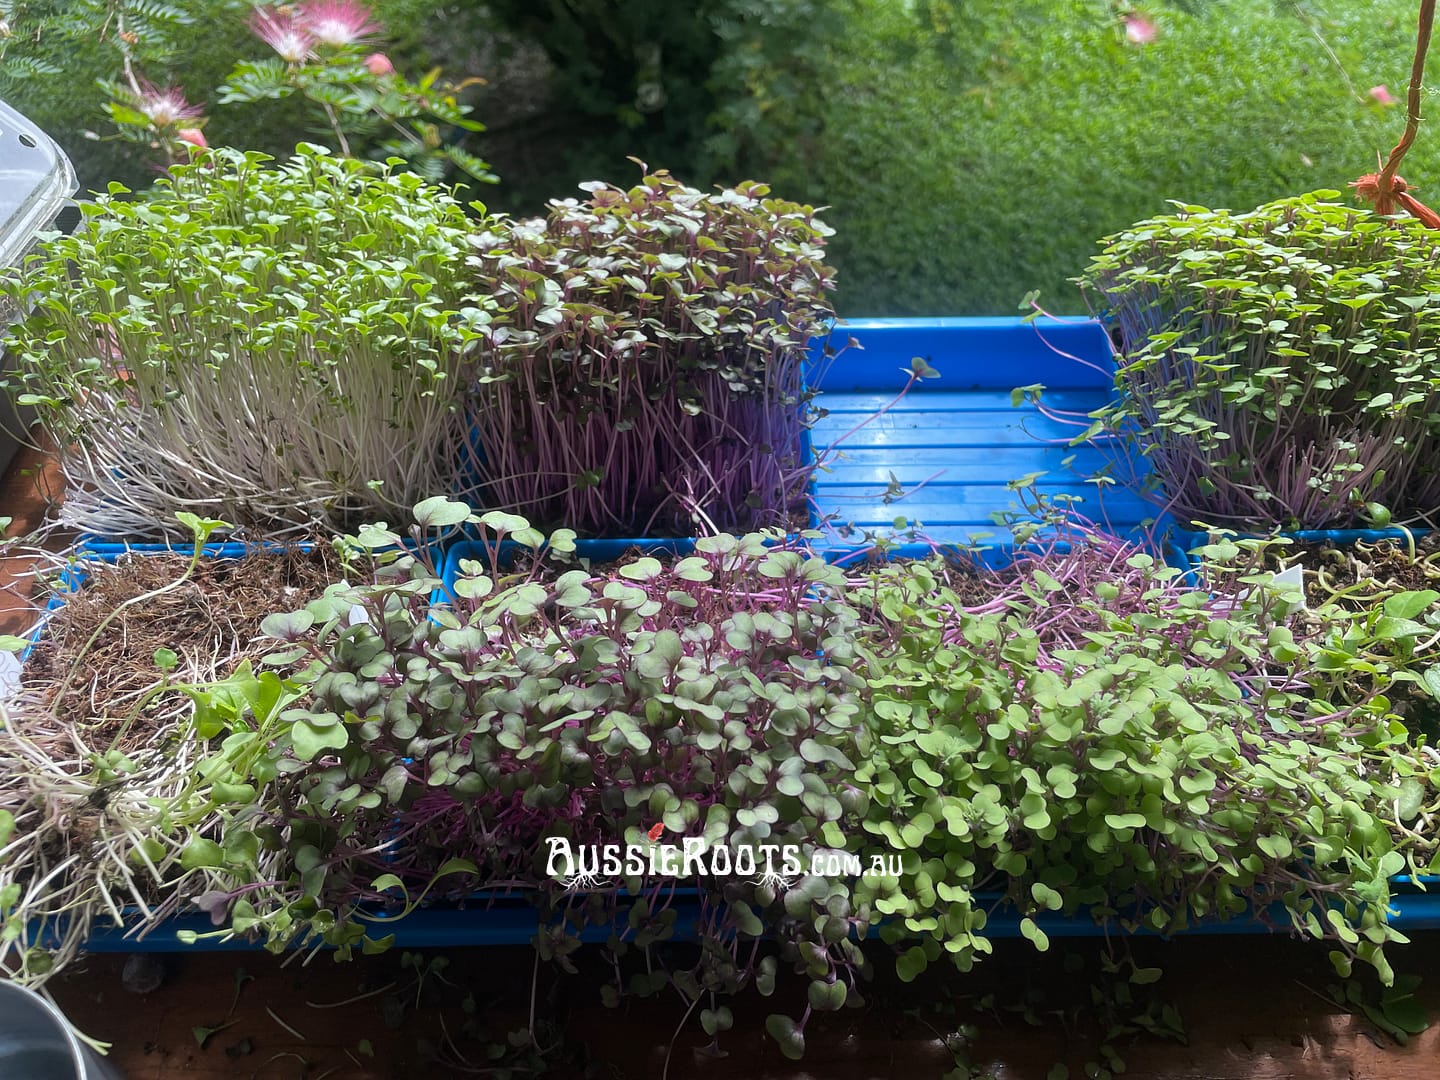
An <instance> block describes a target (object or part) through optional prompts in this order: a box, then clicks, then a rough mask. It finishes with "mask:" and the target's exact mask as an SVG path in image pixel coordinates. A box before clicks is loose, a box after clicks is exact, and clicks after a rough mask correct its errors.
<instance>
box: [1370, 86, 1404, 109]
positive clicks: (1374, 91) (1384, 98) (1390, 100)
mask: <svg viewBox="0 0 1440 1080" xmlns="http://www.w3.org/2000/svg"><path fill="white" fill-rule="evenodd" d="M1369 93H1370V100H1371V101H1373V102H1375V103H1376V104H1378V105H1384V106H1386V107H1389V106H1391V105H1399V104H1400V99H1399V98H1397V97H1396V96H1395V95H1394V94H1392V93H1390V88H1389V87H1388V86H1386V85H1385V84H1384V83H1381V84H1380V85H1379V86H1372V87H1371V88H1370V91H1369Z"/></svg>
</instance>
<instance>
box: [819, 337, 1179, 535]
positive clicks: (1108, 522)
mask: <svg viewBox="0 0 1440 1080" xmlns="http://www.w3.org/2000/svg"><path fill="white" fill-rule="evenodd" d="M851 338H853V339H854V340H855V342H856V343H857V344H858V345H859V346H860V348H858V349H854V348H852V349H848V350H846V351H844V352H841V353H840V354H839V355H837V356H835V357H834V358H833V359H831V360H829V361H826V360H824V359H823V358H822V356H821V350H822V348H823V346H822V345H817V346H816V349H815V354H814V356H813V357H812V363H814V364H815V366H816V383H817V385H818V387H819V389H820V390H821V394H820V396H819V398H818V399H817V404H818V405H819V406H821V407H822V408H823V409H825V410H826V412H827V415H825V416H824V417H823V418H821V419H820V420H818V421H817V422H816V424H815V425H814V428H813V430H812V432H811V437H812V440H813V443H814V448H815V452H816V454H817V455H818V456H819V457H820V459H821V461H822V462H825V461H827V460H830V461H831V463H830V464H829V465H828V467H826V468H825V469H824V470H823V471H822V472H820V473H819V474H818V475H817V476H816V478H815V483H814V498H815V503H816V506H815V512H816V514H817V515H818V517H819V518H822V519H826V518H828V519H830V520H831V521H832V522H833V523H834V524H835V525H837V526H843V525H847V524H853V525H854V526H855V527H857V528H860V529H868V530H874V531H876V532H878V533H881V534H885V533H889V532H891V531H892V527H893V522H894V520H895V518H897V517H901V516H903V517H905V518H906V519H908V521H910V522H919V523H921V524H922V525H923V526H924V528H923V533H924V535H925V536H926V537H928V538H930V539H934V540H939V541H951V542H954V541H959V542H965V541H968V540H970V539H971V538H972V537H975V536H977V535H980V534H986V533H988V534H991V535H992V536H993V535H995V534H997V533H999V532H1003V530H1002V529H1000V528H999V527H997V525H996V524H995V521H994V515H995V514H997V513H1006V512H1013V511H1016V510H1018V509H1019V508H1020V503H1019V501H1018V499H1017V496H1016V493H1015V492H1013V491H1011V490H1009V489H1008V487H1007V486H1006V485H1007V484H1008V483H1009V482H1010V481H1012V480H1016V479H1018V478H1020V477H1022V476H1027V475H1030V474H1033V473H1040V474H1042V475H1041V476H1040V477H1039V478H1038V480H1037V482H1036V489H1037V491H1038V492H1039V493H1040V494H1042V495H1044V496H1046V497H1047V498H1050V499H1056V498H1062V499H1063V498H1067V497H1068V498H1074V499H1078V500H1081V501H1080V502H1078V503H1076V504H1075V509H1076V510H1077V512H1079V513H1080V514H1081V515H1082V516H1084V517H1086V518H1088V519H1089V520H1091V521H1092V522H1094V523H1095V524H1097V525H1099V526H1102V527H1105V528H1107V529H1108V530H1109V531H1111V532H1113V533H1116V534H1117V535H1121V536H1125V537H1127V538H1131V539H1136V540H1139V541H1145V542H1148V541H1149V540H1150V539H1151V537H1152V536H1158V535H1159V534H1160V533H1161V532H1162V531H1163V528H1164V527H1165V526H1167V525H1168V521H1165V520H1160V521H1159V523H1158V526H1157V527H1156V528H1154V529H1150V528H1148V527H1147V525H1146V523H1148V522H1153V521H1156V519H1158V518H1160V516H1161V515H1160V513H1159V511H1158V509H1157V508H1156V507H1155V505H1154V504H1153V503H1151V502H1148V501H1146V500H1145V499H1144V498H1142V497H1141V496H1139V495H1137V494H1136V493H1134V492H1132V491H1130V490H1127V489H1126V488H1124V487H1122V486H1120V485H1118V484H1111V485H1105V486H1101V485H1097V484H1095V483H1092V482H1090V481H1089V477H1091V476H1092V475H1094V474H1096V473H1099V472H1100V471H1101V470H1102V469H1104V467H1105V465H1106V464H1107V462H1108V461H1109V457H1108V455H1107V454H1106V452H1105V451H1104V450H1102V449H1100V448H1098V447H1093V446H1082V447H1071V446H1070V445H1069V442H1070V440H1071V439H1073V438H1074V437H1075V436H1076V435H1078V434H1079V433H1080V432H1082V431H1083V430H1084V429H1085V428H1086V426H1088V424H1089V420H1088V418H1087V416H1086V414H1088V413H1089V412H1091V411H1092V410H1094V409H1096V408H1099V407H1100V406H1102V405H1104V404H1105V403H1106V402H1108V401H1110V400H1111V398H1112V397H1113V393H1114V383H1113V373H1114V358H1113V350H1112V348H1111V345H1110V339H1109V337H1108V336H1107V335H1106V333H1105V330H1104V328H1103V327H1102V326H1101V325H1100V324H1099V323H1098V322H1094V321H1084V320H1049V319H1042V320H1038V321H1036V322H1033V323H1032V322H1026V321H1024V320H1023V319H1020V318H942V319H851V320H842V321H840V322H839V323H837V324H836V326H835V328H834V330H833V332H832V333H831V336H830V342H829V344H830V347H831V348H832V349H836V350H839V349H840V348H841V347H842V346H844V345H845V344H846V341H847V339H851ZM917 356H919V357H922V358H924V359H925V360H926V361H927V362H928V363H929V364H930V366H931V367H933V368H935V369H936V370H937V371H938V373H939V377H938V378H935V379H926V380H923V381H921V382H918V383H917V384H916V385H915V386H913V387H912V388H911V390H910V392H909V393H908V394H907V395H906V396H905V397H904V398H902V399H901V400H900V401H899V402H896V403H895V404H894V405H893V406H891V407H890V408H889V409H888V411H887V412H885V413H884V415H881V416H879V417H878V418H876V419H872V420H870V422H869V423H868V424H864V426H860V427H858V428H857V425H861V424H862V422H863V421H865V419H866V418H867V417H870V416H874V414H875V413H876V412H877V411H878V410H880V409H882V408H885V407H886V406H887V405H889V404H890V403H891V402H892V401H893V400H894V398H895V395H896V394H897V393H899V392H900V390H901V388H903V387H904V385H905V383H906V381H907V379H908V376H907V375H906V374H905V372H904V371H903V370H902V369H905V368H908V367H910V364H911V360H912V359H913V358H914V357H917ZM1036 383H1039V384H1043V385H1044V386H1045V388H1046V390H1045V394H1044V398H1043V400H1044V403H1045V405H1046V407H1047V409H1048V410H1049V411H1052V412H1061V413H1064V414H1066V416H1067V417H1071V418H1073V423H1072V422H1068V421H1066V420H1057V419H1055V418H1052V417H1051V416H1047V415H1045V414H1044V413H1042V412H1041V411H1040V410H1039V409H1038V408H1036V407H1035V406H1034V405H1031V404H1028V403H1027V404H1024V405H1022V406H1020V407H1015V406H1013V405H1012V404H1011V391H1012V390H1013V389H1014V388H1015V387H1018V386H1029V385H1032V384H1036ZM852 429H854V430H853V431H852ZM847 434H848V437H846V436H847ZM832 453H834V454H836V455H837V456H835V457H833V459H831V458H830V455H831V454H832ZM1152 546H1153V545H1152Z"/></svg>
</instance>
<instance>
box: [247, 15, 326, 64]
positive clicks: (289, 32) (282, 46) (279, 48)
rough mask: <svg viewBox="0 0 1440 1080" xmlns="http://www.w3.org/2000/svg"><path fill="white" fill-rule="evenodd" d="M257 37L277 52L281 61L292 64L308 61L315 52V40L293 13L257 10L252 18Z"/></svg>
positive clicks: (251, 26) (251, 21)
mask: <svg viewBox="0 0 1440 1080" xmlns="http://www.w3.org/2000/svg"><path fill="white" fill-rule="evenodd" d="M250 29H251V30H252V31H254V33H255V36H256V37H258V38H259V39H260V40H261V41H263V42H265V44H266V45H269V46H270V47H271V48H272V49H274V50H275V52H276V55H278V56H279V57H280V59H282V60H285V61H287V62H289V63H291V64H298V63H301V62H302V61H305V60H308V59H309V58H310V55H311V53H313V52H314V50H315V38H314V36H313V35H312V34H311V33H310V30H309V28H308V27H307V26H305V25H304V24H303V23H302V22H301V20H300V19H299V18H297V17H296V16H295V15H294V14H293V13H292V12H289V11H281V10H279V9H274V8H256V9H255V14H254V15H252V16H251V18H250Z"/></svg>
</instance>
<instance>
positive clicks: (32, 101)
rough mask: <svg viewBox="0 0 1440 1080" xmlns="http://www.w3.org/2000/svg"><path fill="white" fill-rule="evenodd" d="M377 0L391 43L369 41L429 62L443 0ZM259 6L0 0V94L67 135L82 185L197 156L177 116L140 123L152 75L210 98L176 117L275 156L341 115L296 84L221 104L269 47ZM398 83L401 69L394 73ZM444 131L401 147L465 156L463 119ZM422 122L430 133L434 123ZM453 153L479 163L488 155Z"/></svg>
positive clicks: (400, 62)
mask: <svg viewBox="0 0 1440 1080" xmlns="http://www.w3.org/2000/svg"><path fill="white" fill-rule="evenodd" d="M370 6H371V7H372V8H373V10H374V14H375V16H376V18H377V19H378V20H379V21H380V22H381V23H383V24H384V26H385V35H384V39H383V42H381V41H375V42H374V43H373V44H372V47H374V46H380V45H383V47H384V49H385V50H386V54H387V55H388V56H389V57H390V59H391V60H392V61H393V63H394V65H395V67H396V69H397V70H405V69H407V68H419V69H421V70H427V69H428V68H429V66H430V64H431V59H430V52H431V51H432V50H431V49H430V47H429V45H428V44H426V43H425V42H424V41H423V40H422V38H423V34H424V32H425V30H426V22H427V19H429V18H432V17H433V16H434V15H435V14H436V13H437V11H438V10H439V6H438V5H437V4H436V3H435V2H434V0H374V2H373V3H372V4H371V5H370ZM253 11H254V5H252V4H251V3H250V2H249V0H185V2H183V3H180V2H178V0H170V2H157V0H0V20H3V22H4V25H5V26H6V29H7V31H8V32H6V33H0V98H4V100H5V101H6V102H7V103H9V104H10V105H12V106H13V107H14V108H16V109H19V110H20V111H21V112H22V113H24V114H25V115H26V116H27V117H29V118H30V119H31V120H33V121H35V123H36V124H38V125H39V126H40V127H41V128H42V129H43V130H44V131H46V132H47V133H48V134H49V135H51V136H52V137H53V138H54V139H55V140H56V141H57V142H59V143H60V145H61V146H62V147H63V148H64V149H65V151H66V153H67V154H68V155H69V157H70V159H71V160H72V162H74V164H75V166H76V171H77V173H78V174H79V177H80V183H81V190H82V191H89V190H104V189H105V187H106V185H107V184H108V183H110V182H112V181H118V182H121V183H123V184H125V185H126V186H128V187H131V188H135V189H137V190H139V189H141V188H144V187H146V186H148V185H149V183H150V182H151V181H152V180H153V179H154V163H155V162H156V161H157V159H158V160H161V161H172V160H181V161H183V160H186V158H187V157H188V151H187V150H186V148H185V146H184V140H181V139H178V138H177V137H176V131H177V128H176V127H175V126H174V125H160V126H158V127H157V126H155V125H152V124H150V123H149V122H148V117H146V118H145V122H141V117H143V116H144V114H143V112H141V113H140V115H139V116H137V115H135V113H136V111H137V110H136V108H135V106H136V100H135V98H136V95H135V90H136V88H137V86H139V87H140V88H141V89H142V90H143V84H144V83H146V82H147V81H148V82H149V83H151V84H154V85H157V86H162V87H175V88H177V89H179V90H180V92H181V93H183V94H185V95H186V96H188V98H189V99H190V101H192V102H194V103H195V104H196V105H197V106H203V107H204V109H205V112H206V113H207V115H206V116H205V117H204V118H203V119H201V120H200V121H199V122H198V123H197V122H195V121H194V120H191V121H190V122H189V123H187V124H182V125H179V127H187V126H189V127H195V128H201V127H203V129H204V132H205V137H206V139H207V140H208V141H209V142H210V144H211V145H215V146H234V147H240V148H243V149H253V150H259V151H263V152H266V153H270V154H273V155H277V156H278V155H288V154H289V153H291V152H292V151H293V150H294V147H295V145H296V143H297V142H300V141H303V140H310V141H323V140H325V139H330V138H333V137H334V129H333V126H332V125H331V124H330V123H329V122H328V120H327V119H326V118H324V117H323V116H322V115H320V114H318V113H315V112H312V111H311V109H310V108H307V102H306V100H305V99H304V98H303V97H301V96H298V95H297V96H290V97H288V98H286V99H283V100H282V99H280V98H276V97H270V98H267V99H266V100H265V102H264V103H263V105H261V106H258V107H250V106H249V105H247V104H245V103H241V102H239V101H237V102H236V103H234V104H219V103H218V100H217V99H218V97H219V92H218V91H217V90H216V88H217V87H219V86H220V84H221V83H222V82H224V81H225V80H226V79H227V77H228V76H229V75H231V74H232V73H233V71H234V69H235V67H236V64H237V61H240V60H243V59H244V58H246V57H250V56H259V55H261V54H262V53H263V52H267V51H268V50H267V49H266V47H265V46H264V45H263V44H262V43H260V42H258V41H257V40H256V37H255V35H254V33H253V32H252V31H251V29H250V27H249V20H250V18H251V16H252V13H253ZM127 64H128V68H129V71H128V75H127V70H126V68H127ZM352 74H353V72H352ZM129 75H133V76H134V77H135V79H136V80H137V83H136V84H135V85H132V84H131V83H130V82H129V81H128V76H129ZM396 82H397V83H403V82H404V80H403V79H401V78H399V77H398V76H397V77H396ZM422 82H423V80H422ZM127 109H128V110H129V112H125V111H119V112H117V110H127ZM401 111H403V110H401ZM317 120H318V121H319V123H318V124H317ZM117 121H118V122H117ZM467 123H468V121H467ZM112 125H113V130H112ZM439 131H440V134H441V139H440V145H439V146H437V147H435V148H433V149H434V151H435V152H434V153H428V154H417V153H416V152H415V150H414V147H413V144H411V143H409V140H405V142H406V144H407V147H408V150H407V152H406V153H405V154H404V155H403V156H406V157H407V159H411V160H414V161H415V162H416V163H417V164H419V165H423V166H424V167H425V168H428V169H433V168H434V167H436V165H437V163H438V162H440V161H441V160H442V159H444V158H447V157H450V156H455V157H456V158H459V157H460V156H462V155H465V153H466V144H465V141H464V139H463V132H461V131H460V129H458V128H455V127H453V126H451V125H450V124H449V123H448V122H444V123H442V126H441V128H440V129H439ZM418 133H419V134H420V137H421V138H422V141H423V140H424V139H425V138H426V133H424V132H418ZM385 134H386V138H387V139H388V138H390V137H391V136H394V135H395V134H396V133H395V132H394V130H393V129H387V131H386V133H385ZM457 136H458V137H457ZM351 143H352V145H351V149H352V151H353V152H355V153H356V154H357V156H360V157H369V156H376V157H384V156H387V155H388V153H389V152H390V150H389V148H385V147H382V146H381V143H380V141H379V140H376V139H372V138H370V137H369V134H368V132H366V131H365V130H363V125H362V130H360V131H357V132H355V133H354V135H353V137H352V138H351ZM337 149H338V147H337ZM455 164H456V167H457V168H458V169H459V171H460V172H463V173H471V174H473V173H474V172H475V171H476V170H475V166H476V165H477V164H480V165H482V166H483V163H478V162H476V161H468V160H467V161H466V162H464V163H463V164H462V163H460V162H459V161H457V162H456V163H455ZM479 171H481V172H483V171H484V169H483V168H480V169H479Z"/></svg>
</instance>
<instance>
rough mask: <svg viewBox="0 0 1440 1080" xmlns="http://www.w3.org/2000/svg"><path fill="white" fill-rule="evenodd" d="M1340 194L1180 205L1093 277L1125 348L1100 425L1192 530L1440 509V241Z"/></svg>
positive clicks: (1125, 244) (1133, 234)
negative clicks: (1250, 206)
mask: <svg viewBox="0 0 1440 1080" xmlns="http://www.w3.org/2000/svg"><path fill="white" fill-rule="evenodd" d="M1338 197H1339V192H1335V191H1319V192H1314V193H1311V194H1308V195H1303V196H1299V197H1296V198H1292V199H1284V200H1281V201H1279V202H1275V203H1270V204H1268V205H1266V206H1262V207H1260V208H1259V209H1258V210H1254V211H1252V212H1250V213H1245V214H1232V213H1230V212H1229V211H1224V210H1207V209H1205V208H1203V207H1197V206H1185V205H1179V204H1177V212H1176V213H1175V214H1174V215H1173V216H1170V217H1161V218H1154V219H1151V220H1147V221H1142V222H1140V223H1139V224H1137V225H1134V226H1132V227H1131V228H1130V229H1128V230H1126V231H1125V232H1123V233H1121V234H1119V235H1117V236H1112V237H1110V238H1108V239H1107V240H1106V241H1105V242H1104V243H1105V247H1104V250H1103V252H1102V253H1101V254H1100V255H1099V256H1097V257H1096V259H1095V260H1094V261H1093V262H1092V263H1091V265H1090V267H1089V269H1088V270H1087V271H1086V274H1085V282H1086V284H1087V286H1089V287H1091V288H1093V289H1094V290H1095V292H1096V293H1097V294H1098V297H1097V298H1098V301H1099V302H1100V304H1101V305H1103V306H1104V307H1105V308H1106V310H1108V311H1109V312H1111V313H1112V315H1113V317H1114V320H1115V325H1116V326H1117V327H1118V329H1119V332H1120V335H1121V339H1122V342H1121V348H1122V359H1123V362H1122V365H1121V367H1120V369H1119V371H1118V373H1117V375H1116V379H1115V383H1116V388H1117V390H1118V396H1119V400H1118V402H1117V404H1115V405H1114V406H1109V407H1106V408H1105V409H1102V410H1100V411H1099V412H1098V413H1095V414H1094V415H1095V416H1096V417H1097V418H1099V419H1100V420H1101V421H1102V423H1103V426H1104V427H1105V428H1106V429H1108V430H1109V431H1110V432H1111V433H1112V434H1113V436H1114V437H1115V438H1116V439H1119V440H1124V439H1125V438H1126V437H1127V435H1129V434H1130V433H1133V435H1131V436H1130V437H1131V438H1133V440H1134V441H1135V442H1136V443H1138V445H1139V447H1140V449H1141V452H1142V454H1144V455H1145V456H1146V457H1147V458H1149V460H1150V463H1151V466H1152V467H1153V469H1154V470H1155V478H1156V481H1157V482H1158V485H1159V487H1160V489H1161V494H1162V496H1163V499H1164V501H1165V502H1166V504H1167V505H1168V506H1170V507H1172V508H1173V510H1174V512H1175V513H1176V514H1177V515H1179V516H1180V517H1181V518H1182V519H1192V520H1201V521H1205V522H1207V523H1211V524H1215V525H1221V526H1224V527H1228V528H1243V527H1250V528H1258V529H1261V530H1265V529H1268V528H1270V527H1272V526H1280V527H1283V528H1301V529H1314V528H1324V527H1329V526H1345V525H1350V524H1354V523H1355V522H1356V519H1357V517H1358V516H1359V515H1360V514H1361V513H1362V512H1364V511H1365V509H1366V504H1367V503H1369V504H1378V505H1379V509H1380V512H1381V513H1382V514H1386V515H1388V514H1390V513H1393V514H1394V515H1396V517H1397V518H1398V519H1399V520H1414V519H1415V518H1417V517H1426V516H1428V515H1430V514H1431V513H1433V512H1434V511H1435V510H1436V509H1440V468H1437V467H1436V465H1435V464H1434V463H1435V461H1436V459H1437V458H1440V380H1437V379H1436V377H1435V367H1436V361H1437V358H1440V350H1437V349H1436V347H1435V346H1434V345H1433V344H1431V343H1432V341H1433V340H1434V338H1435V336H1436V333H1437V331H1440V302H1437V297H1440V270H1437V267H1436V257H1437V254H1440V243H1437V239H1436V235H1435V233H1434V232H1433V231H1431V230H1429V229H1427V228H1425V227H1424V226H1423V225H1422V224H1421V223H1420V222H1419V221H1416V220H1414V219H1409V218H1406V219H1403V220H1396V221H1387V220H1385V219H1383V218H1380V217H1378V216H1376V215H1375V214H1373V213H1370V212H1369V211H1363V210H1356V209H1353V208H1350V207H1346V206H1343V205H1339V204H1337V203H1335V202H1334V200H1335V199H1337V198H1338ZM1372 516H1373V514H1372Z"/></svg>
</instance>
